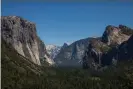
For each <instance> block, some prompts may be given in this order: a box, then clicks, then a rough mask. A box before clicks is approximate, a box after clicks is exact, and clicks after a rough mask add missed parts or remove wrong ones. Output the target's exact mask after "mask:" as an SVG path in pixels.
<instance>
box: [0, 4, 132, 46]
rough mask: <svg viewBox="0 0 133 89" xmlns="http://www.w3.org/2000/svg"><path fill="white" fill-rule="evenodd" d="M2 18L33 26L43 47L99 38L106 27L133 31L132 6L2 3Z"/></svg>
mask: <svg viewBox="0 0 133 89" xmlns="http://www.w3.org/2000/svg"><path fill="white" fill-rule="evenodd" d="M2 15H4V16H5V15H6V16H7V15H17V16H21V17H23V18H25V19H27V20H30V21H32V22H34V23H36V26H37V32H38V35H39V36H40V38H41V39H42V40H43V41H44V43H45V44H56V45H62V44H63V43H64V42H73V41H76V40H79V39H83V38H86V37H91V36H101V35H102V33H103V31H104V30H105V27H106V26H107V25H115V26H118V25H119V24H124V25H127V26H129V27H131V28H133V2H120V1H119V2H115V1H114V2H86V3H46V2H44V3H43V2H33V3H31V2H12V3H11V2H10V3H8V2H3V3H2Z"/></svg>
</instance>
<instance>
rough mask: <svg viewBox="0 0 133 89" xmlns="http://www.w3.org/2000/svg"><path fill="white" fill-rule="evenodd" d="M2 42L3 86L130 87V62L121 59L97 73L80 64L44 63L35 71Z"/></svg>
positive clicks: (132, 73) (24, 88) (40, 88)
mask: <svg viewBox="0 0 133 89" xmlns="http://www.w3.org/2000/svg"><path fill="white" fill-rule="evenodd" d="M5 45H6V44H4V45H2V61H1V62H2V66H1V68H2V71H1V72H2V81H1V82H2V89H132V88H133V71H132V70H133V67H132V65H133V62H122V63H120V64H118V66H116V67H110V68H108V69H107V70H104V71H102V72H98V71H97V72H95V73H96V74H97V75H95V74H94V72H93V71H91V70H83V69H80V68H47V67H43V68H41V71H42V72H41V73H39V74H38V71H37V70H39V68H38V69H37V70H36V69H35V68H34V67H32V65H33V64H30V63H28V61H26V60H24V59H22V58H21V57H20V56H18V55H16V52H15V51H13V49H12V48H11V47H10V46H9V45H8V46H5ZM21 59H22V60H21ZM27 66H28V67H27ZM34 66H35V67H37V66H36V65H34ZM29 67H30V68H29ZM32 70H34V71H32Z"/></svg>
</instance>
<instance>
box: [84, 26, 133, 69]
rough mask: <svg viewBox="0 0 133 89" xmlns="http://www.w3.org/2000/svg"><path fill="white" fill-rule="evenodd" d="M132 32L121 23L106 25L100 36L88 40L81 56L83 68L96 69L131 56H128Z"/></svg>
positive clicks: (131, 49) (132, 49)
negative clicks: (116, 25)
mask: <svg viewBox="0 0 133 89" xmlns="http://www.w3.org/2000/svg"><path fill="white" fill-rule="evenodd" d="M132 34H133V29H131V28H128V27H126V26H123V25H119V27H115V26H111V25H109V26H107V27H106V29H105V32H104V33H103V36H102V37H101V38H96V39H93V40H91V41H90V43H89V45H88V48H87V50H86V52H85V54H84V57H83V68H88V67H91V68H95V69H98V68H100V67H102V66H105V65H110V64H112V63H113V62H116V61H118V60H121V59H129V58H132V57H129V55H131V54H132V51H133V48H132V47H131V45H132V38H133V37H132V36H131V35H132ZM129 38H130V39H129ZM128 39H129V40H128ZM129 45H130V47H129ZM127 50H130V51H127Z"/></svg>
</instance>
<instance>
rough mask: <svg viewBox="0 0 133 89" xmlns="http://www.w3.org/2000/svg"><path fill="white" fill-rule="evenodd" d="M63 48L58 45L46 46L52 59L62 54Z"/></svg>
mask: <svg viewBox="0 0 133 89" xmlns="http://www.w3.org/2000/svg"><path fill="white" fill-rule="evenodd" d="M60 49H61V46H56V45H46V50H47V52H48V54H50V58H51V59H54V58H55V57H56V55H57V54H58V53H59V52H60Z"/></svg>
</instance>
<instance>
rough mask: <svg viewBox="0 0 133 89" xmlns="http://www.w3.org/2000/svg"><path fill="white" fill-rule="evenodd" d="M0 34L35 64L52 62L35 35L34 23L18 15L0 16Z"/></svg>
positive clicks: (43, 45)
mask: <svg viewBox="0 0 133 89" xmlns="http://www.w3.org/2000/svg"><path fill="white" fill-rule="evenodd" d="M1 35H2V39H3V40H4V41H6V42H7V43H8V44H10V45H12V46H13V47H14V48H15V50H16V51H17V52H18V53H19V54H21V55H22V56H23V57H26V58H27V59H29V60H30V61H32V62H34V63H35V64H38V65H41V64H43V62H44V61H47V62H48V63H49V64H53V63H54V62H53V61H52V60H51V59H50V58H49V55H48V53H47V51H46V48H45V44H44V43H43V42H42V41H41V39H40V38H39V37H38V36H37V31H36V26H35V23H32V22H30V21H28V20H25V19H23V18H21V17H19V16H2V17H1Z"/></svg>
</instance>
